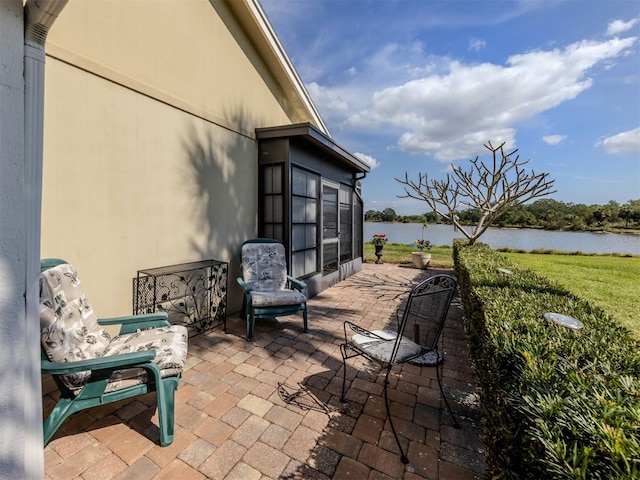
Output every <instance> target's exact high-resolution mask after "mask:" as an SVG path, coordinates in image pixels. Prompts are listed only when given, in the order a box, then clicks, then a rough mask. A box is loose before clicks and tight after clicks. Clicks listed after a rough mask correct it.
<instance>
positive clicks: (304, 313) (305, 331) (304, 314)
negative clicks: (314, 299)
mask: <svg viewBox="0 0 640 480" xmlns="http://www.w3.org/2000/svg"><path fill="white" fill-rule="evenodd" d="M302 320H303V321H304V333H309V325H308V323H307V305H306V304H305V305H304V309H303V310H302Z"/></svg>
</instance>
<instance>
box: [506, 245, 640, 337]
mask: <svg viewBox="0 0 640 480" xmlns="http://www.w3.org/2000/svg"><path fill="white" fill-rule="evenodd" d="M503 255H505V256H506V257H508V258H509V259H510V260H511V261H512V262H514V263H517V264H518V265H521V266H522V267H524V268H527V269H529V270H533V271H534V272H536V273H538V274H540V275H543V276H545V277H547V278H548V279H550V280H553V281H555V282H558V283H559V284H561V285H562V286H563V287H565V288H566V289H567V290H569V291H570V292H572V293H574V294H576V295H578V296H580V297H581V298H584V299H585V300H587V301H589V302H591V303H592V304H594V305H598V306H600V307H601V308H603V309H604V310H606V311H607V312H608V313H609V314H610V315H611V316H613V317H614V318H615V319H616V320H617V321H618V322H620V324H621V325H623V326H625V327H627V328H628V329H629V330H631V332H632V333H633V334H634V336H635V337H636V338H638V339H640V308H638V297H639V296H640V295H639V293H640V257H615V256H606V255H596V256H592V255H589V256H582V255H540V254H532V253H503Z"/></svg>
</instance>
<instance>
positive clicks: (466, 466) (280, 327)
mask: <svg viewBox="0 0 640 480" xmlns="http://www.w3.org/2000/svg"><path fill="white" fill-rule="evenodd" d="M434 273H436V271H435V270H427V271H426V272H425V271H421V270H416V269H412V268H407V267H403V266H398V265H387V264H382V265H376V264H365V265H364V266H363V271H362V272H360V273H358V274H356V275H354V276H352V277H350V278H349V279H347V280H345V281H343V282H341V283H340V284H338V285H336V286H334V287H332V288H331V289H329V290H327V291H325V292H323V293H321V294H320V295H318V296H316V297H314V298H313V299H311V300H310V301H309V329H310V333H308V334H304V333H302V319H301V318H300V317H299V316H291V317H282V318H281V319H279V320H273V321H262V322H260V321H258V322H257V323H256V332H255V341H254V342H253V343H251V344H250V343H247V342H246V341H245V340H244V335H245V329H246V326H245V324H244V322H243V321H242V320H241V319H240V318H239V316H238V315H237V314H236V315H232V316H230V317H229V319H228V320H227V326H228V331H227V333H226V334H225V333H224V332H222V331H221V330H220V328H217V329H214V330H213V331H211V332H209V333H207V334H203V335H199V336H197V337H193V338H191V339H190V344H189V360H188V365H187V369H186V370H185V372H184V375H183V380H182V381H181V384H180V388H179V389H178V391H177V392H176V406H175V422H176V432H175V440H174V442H173V444H172V445H170V446H169V447H165V448H161V447H160V446H159V444H158V437H159V431H158V427H157V416H156V412H155V394H150V395H147V396H144V397H138V398H137V399H134V400H129V401H123V402H119V403H115V404H111V405H105V406H103V407H99V408H95V409H91V410H88V411H85V412H82V413H78V414H76V415H74V416H72V417H71V418H70V419H68V420H67V421H66V422H65V423H64V424H63V425H62V427H61V428H60V430H59V431H58V433H57V434H56V436H55V437H54V439H53V440H52V442H51V443H50V444H49V445H48V446H47V447H46V448H45V468H46V478H50V479H62V478H64V479H69V478H82V479H85V480H88V479H93V478H96V479H97V478H100V479H111V478H116V479H124V478H127V479H147V478H167V479H169V478H180V479H196V478H203V479H204V478H212V479H225V480H232V479H242V480H251V479H256V480H268V479H274V480H275V479H331V478H333V479H343V478H353V479H358V480H360V479H371V480H373V479H376V480H382V479H407V480H408V479H412V480H414V479H420V478H426V479H438V478H440V479H475V478H483V475H484V456H483V446H482V443H481V440H480V424H479V411H478V410H479V409H478V405H477V398H476V395H475V394H474V391H475V386H474V384H473V377H472V371H471V367H470V364H469V360H468V357H467V355H466V350H465V342H464V334H463V328H462V307H461V306H460V304H459V301H458V299H457V298H456V299H454V303H453V304H452V306H451V309H450V312H449V318H448V320H447V324H446V326H445V330H444V333H443V337H442V342H443V345H442V348H441V351H442V352H444V355H445V363H444V368H443V385H444V388H445V392H446V393H447V395H448V396H449V399H450V403H451V407H452V409H453V411H454V413H455V414H456V415H457V418H458V421H459V422H460V424H461V426H462V429H459V430H458V429H455V428H453V427H452V424H453V422H452V420H451V418H450V416H449V414H448V412H447V411H446V408H444V409H443V405H444V403H443V402H442V400H441V399H440V391H439V389H438V384H437V381H436V373H435V370H434V369H433V368H421V367H417V366H413V365H409V364H407V365H403V366H401V367H394V370H393V372H394V374H392V377H391V381H392V382H393V383H392V384H391V385H390V386H391V387H392V388H390V389H389V396H390V399H391V412H392V414H393V415H394V423H395V424H396V427H397V428H398V433H399V435H400V436H401V438H402V439H404V441H405V442H407V443H408V452H409V453H408V457H409V464H408V465H406V466H405V465H403V464H402V463H401V462H400V458H399V455H398V453H397V445H396V443H395V440H394V437H393V434H392V433H391V430H390V427H389V422H388V420H387V421H385V418H386V411H385V406H384V399H383V397H382V390H383V388H382V381H383V378H384V376H383V375H377V373H378V371H377V369H376V368H375V364H373V363H369V362H367V361H363V360H355V361H354V360H351V361H350V362H349V367H350V368H348V370H347V374H348V377H347V378H348V380H349V381H351V382H352V385H351V388H349V390H348V392H347V403H346V404H341V403H340V401H339V397H340V389H341V384H342V359H341V355H340V349H339V344H340V343H341V342H342V341H343V340H344V334H343V327H342V325H343V323H342V322H343V320H347V319H348V320H350V321H352V322H354V323H357V324H359V325H362V326H364V327H365V328H381V327H384V326H385V325H387V324H389V323H390V322H392V321H395V311H396V309H397V307H398V306H399V305H400V304H401V302H402V301H403V300H404V299H405V297H406V296H407V294H408V292H409V290H410V289H411V286H412V285H413V284H415V283H416V282H418V281H419V280H421V279H423V278H426V276H427V275H431V274H434ZM43 401H44V403H45V410H47V409H48V408H50V407H51V404H52V402H53V401H52V399H51V398H49V397H45V398H44V399H43ZM407 443H405V445H407Z"/></svg>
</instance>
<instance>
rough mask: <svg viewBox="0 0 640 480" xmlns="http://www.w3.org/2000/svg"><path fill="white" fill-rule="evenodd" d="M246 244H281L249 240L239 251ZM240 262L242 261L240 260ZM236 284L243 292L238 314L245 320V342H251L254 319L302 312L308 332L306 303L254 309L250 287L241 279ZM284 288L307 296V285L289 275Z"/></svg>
mask: <svg viewBox="0 0 640 480" xmlns="http://www.w3.org/2000/svg"><path fill="white" fill-rule="evenodd" d="M248 243H282V242H279V241H278V240H274V239H273V238H251V239H249V240H246V241H244V242H242V245H241V247H240V251H241V252H242V247H243V246H244V245H246V244H248ZM241 261H242V260H241ZM237 281H238V284H239V285H240V286H241V287H242V290H243V291H244V299H243V302H242V310H241V312H240V314H241V315H242V316H243V317H245V318H246V320H247V341H248V342H252V341H253V330H254V325H255V321H256V318H275V317H279V316H282V315H294V314H296V313H299V312H302V319H303V324H304V332H305V333H307V332H308V331H309V325H308V320H307V302H303V303H300V304H297V305H280V306H270V307H254V306H253V304H252V298H251V287H250V286H249V284H247V283H246V282H245V281H244V280H243V279H242V277H238V278H237ZM286 288H288V289H291V290H298V291H299V292H301V293H302V294H304V296H305V297H308V295H307V285H306V283H304V282H303V281H301V280H298V279H297V278H294V277H292V276H291V275H287V284H286Z"/></svg>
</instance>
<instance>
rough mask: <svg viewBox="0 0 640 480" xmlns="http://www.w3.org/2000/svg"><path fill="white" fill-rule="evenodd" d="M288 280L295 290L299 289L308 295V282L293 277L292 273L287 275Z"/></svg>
mask: <svg viewBox="0 0 640 480" xmlns="http://www.w3.org/2000/svg"><path fill="white" fill-rule="evenodd" d="M287 281H288V282H289V284H290V285H291V287H292V288H293V289H294V290H298V291H300V292H302V293H304V294H305V296H306V295H307V284H306V283H304V282H303V281H302V280H298V279H297V278H293V277H292V276H291V275H287Z"/></svg>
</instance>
